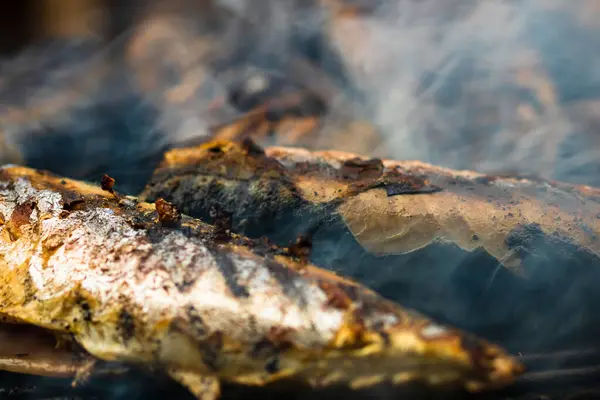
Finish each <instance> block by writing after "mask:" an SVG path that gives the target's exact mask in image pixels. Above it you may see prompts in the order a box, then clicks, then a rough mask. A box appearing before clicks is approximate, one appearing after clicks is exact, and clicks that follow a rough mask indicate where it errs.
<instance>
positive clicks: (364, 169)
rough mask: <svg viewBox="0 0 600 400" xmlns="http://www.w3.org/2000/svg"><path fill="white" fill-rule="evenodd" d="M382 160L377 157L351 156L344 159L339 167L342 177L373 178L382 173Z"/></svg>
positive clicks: (352, 178)
mask: <svg viewBox="0 0 600 400" xmlns="http://www.w3.org/2000/svg"><path fill="white" fill-rule="evenodd" d="M383 169H384V167H383V162H382V161H381V160H380V159H378V158H373V159H370V160H363V159H361V158H358V157H356V158H352V159H350V160H346V161H344V163H343V164H342V166H341V168H340V174H341V176H342V178H343V179H349V180H353V181H354V180H374V179H378V178H379V177H381V175H382V174H383Z"/></svg>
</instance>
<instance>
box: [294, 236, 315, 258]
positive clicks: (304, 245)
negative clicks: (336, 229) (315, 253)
mask: <svg viewBox="0 0 600 400" xmlns="http://www.w3.org/2000/svg"><path fill="white" fill-rule="evenodd" d="M311 250H312V238H311V236H310V235H300V236H298V238H297V239H296V242H295V243H293V244H292V245H290V246H289V248H288V252H289V255H291V256H292V257H294V258H296V259H297V260H298V261H300V262H302V263H307V262H308V261H309V259H310V252H311Z"/></svg>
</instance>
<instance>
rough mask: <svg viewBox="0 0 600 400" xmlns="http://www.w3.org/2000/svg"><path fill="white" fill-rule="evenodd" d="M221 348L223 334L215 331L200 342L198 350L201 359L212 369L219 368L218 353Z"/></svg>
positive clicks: (216, 369)
mask: <svg viewBox="0 0 600 400" xmlns="http://www.w3.org/2000/svg"><path fill="white" fill-rule="evenodd" d="M222 349H223V334H222V333H221V332H215V333H213V334H212V335H210V336H209V337H207V338H206V339H205V340H203V341H202V342H200V345H199V350H200V353H201V355H202V361H203V362H204V364H205V365H206V366H207V367H208V368H210V369H211V370H212V371H215V372H216V371H218V370H219V355H220V353H221V350H222Z"/></svg>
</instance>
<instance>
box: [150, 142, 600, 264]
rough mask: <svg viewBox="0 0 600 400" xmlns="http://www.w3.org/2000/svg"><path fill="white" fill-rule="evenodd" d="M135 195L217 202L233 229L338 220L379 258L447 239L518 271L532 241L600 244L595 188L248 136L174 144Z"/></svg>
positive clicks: (182, 202)
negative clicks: (263, 142)
mask: <svg viewBox="0 0 600 400" xmlns="http://www.w3.org/2000/svg"><path fill="white" fill-rule="evenodd" d="M140 197H141V198H142V199H144V200H146V201H153V200H154V199H156V198H158V197H163V198H164V199H166V200H168V201H171V202H173V204H175V205H176V206H177V207H179V208H180V209H181V210H183V212H185V213H187V214H189V215H192V216H197V217H200V216H202V217H204V216H208V211H209V210H210V209H211V207H213V206H214V205H216V204H217V205H220V206H221V207H222V208H223V209H224V211H226V212H229V213H232V214H233V215H232V216H233V224H234V230H236V231H239V232H244V233H246V234H248V235H251V236H254V235H257V236H260V235H268V236H269V237H271V238H272V239H273V240H275V241H277V242H282V243H286V242H288V241H290V240H292V239H294V238H295V237H296V236H297V235H299V234H302V233H305V232H307V231H308V232H310V231H314V230H315V229H318V227H319V226H321V225H324V224H326V222H327V221H331V220H332V219H333V218H341V219H342V220H343V223H344V224H345V225H346V227H347V228H348V229H349V230H350V232H351V233H352V235H353V236H354V238H355V239H356V240H357V241H358V243H360V245H361V246H362V247H363V248H364V249H366V250H367V251H368V252H370V253H372V254H375V255H379V256H382V255H393V254H405V253H410V252H414V251H417V250H419V249H422V248H424V247H427V246H428V245H431V244H434V243H439V242H445V243H452V244H454V245H456V246H458V247H459V248H461V249H463V250H465V251H468V252H472V251H475V250H477V249H483V250H485V251H486V252H487V253H489V254H490V255H492V256H493V257H495V258H496V259H497V260H498V261H499V262H500V263H501V264H503V265H504V266H506V267H508V268H511V269H512V270H514V271H519V270H520V268H521V267H522V265H521V264H522V256H523V255H524V253H525V250H526V247H528V246H534V245H535V243H531V242H532V241H534V239H535V240H537V245H538V247H540V246H541V245H542V244H548V243H550V244H552V243H553V242H554V243H555V245H560V243H559V242H561V241H562V243H563V244H565V243H568V244H571V245H572V246H573V248H575V249H576V251H578V252H580V253H586V254H589V255H590V257H593V256H597V254H598V253H600V241H599V240H597V236H598V234H599V233H600V218H599V216H600V189H597V188H592V187H589V186H583V185H571V184H567V183H560V182H551V181H545V180H541V179H536V178H532V177H518V176H515V177H502V176H487V175H484V174H480V173H477V172H472V171H456V170H451V169H447V168H441V167H436V166H433V165H430V164H426V163H423V162H419V161H392V160H380V159H370V158H367V157H362V156H359V155H356V154H351V153H345V152H340V151H309V150H305V149H301V148H291V147H290V148H286V147H267V148H266V149H264V150H263V149H261V148H259V147H258V146H256V145H254V144H253V143H252V142H251V141H249V140H246V141H244V142H241V143H240V142H231V141H212V142H209V143H205V144H202V145H200V146H196V147H189V148H179V149H173V150H171V151H169V152H167V153H166V155H165V157H164V159H163V162H162V164H161V165H160V167H159V168H158V169H157V170H156V171H155V173H154V176H153V178H152V179H151V181H150V182H149V184H148V185H147V186H146V189H145V190H144V192H143V193H142V194H141V196H140ZM274 210H276V211H274ZM528 240H529V242H528Z"/></svg>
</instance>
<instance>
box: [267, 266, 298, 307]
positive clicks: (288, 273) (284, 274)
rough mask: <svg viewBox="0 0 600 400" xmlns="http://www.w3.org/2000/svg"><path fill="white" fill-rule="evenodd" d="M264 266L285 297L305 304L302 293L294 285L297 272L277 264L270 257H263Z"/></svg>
mask: <svg viewBox="0 0 600 400" xmlns="http://www.w3.org/2000/svg"><path fill="white" fill-rule="evenodd" d="M264 262H265V264H266V267H267V269H268V270H269V273H270V274H271V276H272V277H273V278H275V280H277V282H278V283H279V284H280V285H281V289H282V291H283V293H285V294H286V296H288V297H290V298H291V299H294V300H295V301H298V302H299V303H300V304H302V305H304V304H306V299H305V298H304V293H302V291H301V290H300V289H298V288H297V287H296V285H295V280H296V278H297V277H298V272H297V271H295V270H293V269H292V268H290V267H288V266H286V265H284V264H282V263H280V262H278V261H277V260H275V259H274V258H273V257H272V256H267V257H265V261H264Z"/></svg>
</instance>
